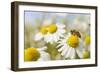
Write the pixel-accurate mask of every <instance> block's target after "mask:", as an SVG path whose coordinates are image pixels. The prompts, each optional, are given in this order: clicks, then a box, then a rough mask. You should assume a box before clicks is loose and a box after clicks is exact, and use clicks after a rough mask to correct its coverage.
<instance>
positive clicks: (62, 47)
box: [57, 30, 84, 59]
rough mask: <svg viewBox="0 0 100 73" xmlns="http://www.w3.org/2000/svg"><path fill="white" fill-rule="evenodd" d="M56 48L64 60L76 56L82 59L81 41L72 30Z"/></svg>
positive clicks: (79, 36)
mask: <svg viewBox="0 0 100 73" xmlns="http://www.w3.org/2000/svg"><path fill="white" fill-rule="evenodd" d="M58 43H59V45H58V46H57V48H59V49H58V51H59V52H60V53H61V55H62V56H63V57H65V58H70V59H74V58H76V54H77V55H78V56H79V58H83V50H84V47H83V41H82V39H81V35H80V33H79V32H77V31H75V30H73V31H71V32H70V33H68V35H67V36H66V37H64V39H61V40H60V41H59V42H58Z"/></svg>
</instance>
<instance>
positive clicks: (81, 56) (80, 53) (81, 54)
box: [76, 48, 83, 58]
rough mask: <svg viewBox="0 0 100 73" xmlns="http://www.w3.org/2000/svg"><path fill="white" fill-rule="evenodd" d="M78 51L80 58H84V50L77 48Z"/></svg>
mask: <svg viewBox="0 0 100 73" xmlns="http://www.w3.org/2000/svg"><path fill="white" fill-rule="evenodd" d="M76 52H77V55H78V56H79V57H80V58H83V52H82V51H80V50H79V49H78V48H77V50H76Z"/></svg>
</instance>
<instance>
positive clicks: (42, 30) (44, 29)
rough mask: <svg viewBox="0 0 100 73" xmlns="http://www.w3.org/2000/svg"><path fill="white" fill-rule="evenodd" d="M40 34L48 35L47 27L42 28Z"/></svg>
mask: <svg viewBox="0 0 100 73" xmlns="http://www.w3.org/2000/svg"><path fill="white" fill-rule="evenodd" d="M40 32H41V33H42V34H47V32H48V31H47V26H42V27H41V29H40Z"/></svg>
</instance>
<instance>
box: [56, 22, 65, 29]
mask: <svg viewBox="0 0 100 73" xmlns="http://www.w3.org/2000/svg"><path fill="white" fill-rule="evenodd" d="M56 25H57V27H58V28H65V25H64V24H59V23H57V24H56Z"/></svg>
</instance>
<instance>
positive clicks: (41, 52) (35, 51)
mask: <svg viewBox="0 0 100 73" xmlns="http://www.w3.org/2000/svg"><path fill="white" fill-rule="evenodd" d="M45 50H46V47H43V48H27V49H25V51H24V61H26V62H27V61H48V60H50V55H49V54H48V53H47V52H45Z"/></svg>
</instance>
